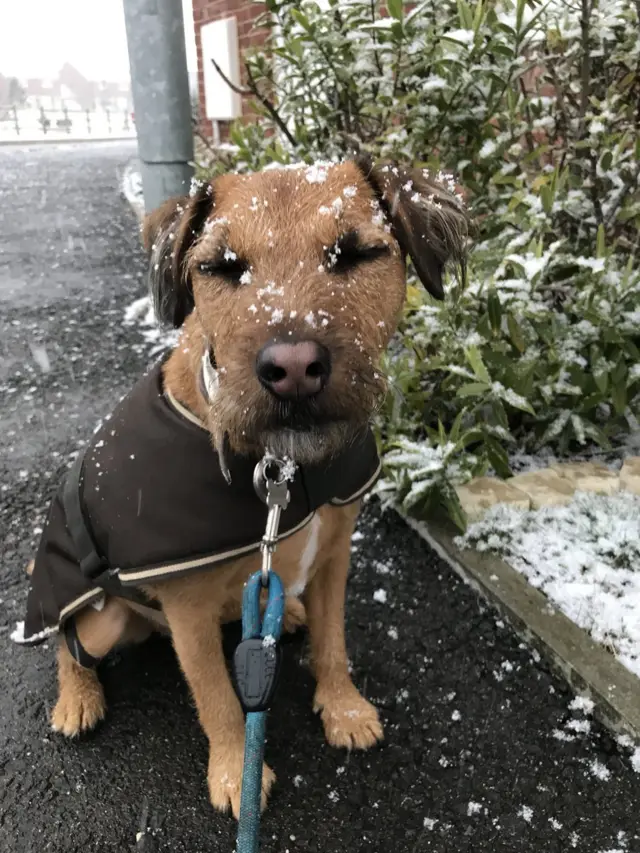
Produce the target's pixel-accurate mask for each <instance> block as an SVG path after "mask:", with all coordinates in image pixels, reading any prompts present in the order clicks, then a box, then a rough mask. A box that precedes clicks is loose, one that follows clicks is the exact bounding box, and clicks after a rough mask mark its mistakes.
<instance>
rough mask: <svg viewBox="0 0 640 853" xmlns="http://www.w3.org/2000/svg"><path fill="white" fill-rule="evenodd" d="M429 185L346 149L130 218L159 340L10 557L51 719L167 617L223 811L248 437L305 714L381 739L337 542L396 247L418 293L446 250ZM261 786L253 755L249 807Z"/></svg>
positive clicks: (84, 713) (352, 484)
mask: <svg viewBox="0 0 640 853" xmlns="http://www.w3.org/2000/svg"><path fill="white" fill-rule="evenodd" d="M451 190H452V188H451V187H449V188H446V187H445V186H444V185H443V184H442V183H439V182H437V181H434V180H431V179H430V178H429V176H428V174H427V173H426V172H423V171H422V170H419V169H408V168H405V167H400V166H398V165H395V164H393V163H386V164H377V165H375V164H374V163H373V162H372V161H371V160H370V159H369V158H368V157H367V156H359V157H357V158H356V159H354V160H348V161H345V162H342V163H337V164H336V163H317V164H314V165H312V166H304V165H303V166H296V167H281V168H274V169H268V170H265V171H263V172H260V173H256V174H250V175H239V174H228V175H224V176H222V177H219V178H216V179H215V180H214V181H212V182H211V183H205V184H202V185H200V186H199V187H196V188H195V189H194V191H192V193H191V195H190V196H189V197H184V198H179V199H173V200H171V201H168V202H166V203H165V204H164V205H162V206H161V207H160V208H159V209H158V210H156V211H155V212H153V213H152V214H150V215H149V216H148V217H147V218H146V220H145V223H144V225H143V242H144V244H145V247H146V249H147V250H148V252H149V254H150V267H149V283H150V289H151V293H152V295H153V299H154V303H155V307H156V311H157V314H158V317H159V319H160V320H161V321H163V322H164V323H165V324H170V325H172V326H174V327H176V328H178V327H179V328H180V329H181V332H180V339H179V344H178V345H177V347H176V348H175V349H174V350H173V351H172V352H171V353H170V354H169V355H168V356H167V357H165V358H163V359H162V360H161V361H160V362H159V363H158V364H157V365H156V366H155V367H154V368H153V369H152V370H151V371H150V372H149V373H148V374H147V375H146V376H144V377H143V378H142V379H141V380H140V381H139V382H138V384H137V385H136V386H135V388H134V389H133V391H132V392H131V393H130V394H129V395H128V396H127V397H126V398H125V399H124V400H123V401H121V402H120V404H119V405H118V407H117V408H116V410H115V411H114V413H113V414H112V415H111V416H110V418H108V419H107V420H106V421H105V423H104V424H103V425H102V426H101V428H100V429H99V431H98V432H97V433H96V434H95V435H94V436H93V438H92V441H91V443H90V445H89V447H88V449H87V451H86V452H85V453H84V455H83V456H82V457H81V458H79V460H78V462H77V463H76V465H75V466H74V469H73V470H72V472H71V474H70V475H69V477H68V478H67V481H66V482H65V484H64V485H63V486H62V487H61V489H60V491H59V492H58V494H57V495H56V497H55V498H54V500H53V502H52V504H51V508H50V511H49V517H48V520H47V525H46V528H45V531H44V533H43V535H42V539H41V541H40V545H39V548H38V552H37V555H36V558H35V561H34V563H32V564H31V566H30V570H29V571H30V574H31V589H30V592H29V598H28V604H27V619H26V632H25V635H26V639H24V642H27V643H37V642H40V641H42V640H43V639H44V638H45V637H46V636H48V635H49V634H50V633H53V632H59V633H60V642H59V647H58V679H59V698H58V702H57V704H56V706H55V708H54V710H53V713H52V725H53V728H54V729H55V730H56V731H60V732H62V733H63V734H65V735H67V736H68V737H73V736H76V735H78V734H79V733H80V732H82V731H86V730H88V729H91V728H93V727H94V726H95V725H96V724H97V723H98V721H99V720H101V719H102V718H103V717H104V714H105V711H106V706H105V699H104V693H103V690H102V686H101V684H100V681H99V679H98V675H97V674H96V670H95V664H96V663H97V662H98V661H99V660H100V659H101V658H103V657H104V656H105V655H106V654H107V653H108V652H109V651H110V650H111V649H112V648H113V647H114V646H116V645H118V644H121V643H123V642H127V641H140V640H142V639H144V638H146V637H147V636H148V635H149V633H150V632H151V631H152V630H165V631H168V632H169V633H170V635H171V638H172V640H173V644H174V647H175V650H176V653H177V656H178V660H179V662H180V666H181V668H182V670H183V672H184V675H185V677H186V679H187V681H188V683H189V686H190V688H191V691H192V693H193V696H194V699H195V703H196V706H197V710H198V715H199V719H200V722H201V724H202V727H203V729H204V731H205V733H206V735H207V737H208V739H209V744H210V758H209V771H208V782H209V791H210V797H211V802H212V804H213V805H214V807H215V808H217V809H220V810H222V811H226V810H227V809H228V808H229V807H230V808H231V810H232V812H233V814H234V815H235V816H236V817H237V815H238V812H239V806H240V790H241V781H242V765H243V749H244V718H243V713H242V709H241V707H240V704H239V702H238V699H237V697H236V694H235V692H234V689H233V686H232V683H231V681H230V678H229V675H228V672H227V667H226V664H225V659H224V656H223V651H222V639H221V626H222V624H223V623H225V622H229V621H233V620H237V619H239V617H240V606H241V599H242V590H243V585H244V583H245V581H246V579H247V577H248V576H249V575H250V574H251V573H253V572H255V571H257V570H258V568H259V565H260V556H259V553H258V549H259V545H260V539H261V537H262V534H263V531H264V523H265V519H266V510H265V507H264V505H263V504H262V503H260V501H259V500H258V498H257V497H256V495H255V494H254V492H253V485H252V472H253V468H254V466H255V464H256V462H257V461H259V460H260V459H261V458H262V457H263V456H264V455H265V453H269V454H272V455H274V456H276V457H278V458H280V459H282V460H285V461H286V464H287V465H288V466H289V468H290V476H291V482H290V484H289V485H290V491H291V497H292V500H291V505H290V506H289V507H288V508H287V509H286V510H285V511H284V513H283V515H282V524H281V528H280V534H281V541H280V544H279V547H278V551H277V560H276V570H277V572H278V573H279V575H280V577H281V578H282V580H283V583H284V585H285V589H286V593H287V598H286V617H285V629H286V630H294V629H295V628H296V627H297V626H299V625H302V624H304V623H306V624H307V625H308V629H309V637H310V644H311V660H312V665H313V671H314V675H315V678H316V681H317V687H316V691H315V697H314V710H315V711H317V712H319V713H320V715H321V718H322V722H323V725H324V730H325V734H326V737H327V740H328V742H329V743H330V744H332V745H333V746H337V747H346V748H348V749H351V748H357V749H366V748H368V747H371V746H373V744H375V743H376V742H377V741H379V740H381V739H382V727H381V725H380V721H379V718H378V713H377V711H376V709H375V708H374V707H373V705H371V704H370V703H369V702H368V701H366V700H365V699H364V698H363V697H362V696H361V695H360V693H359V692H358V691H357V689H356V688H355V686H354V685H353V683H352V681H351V677H350V675H349V671H348V665H347V654H346V649H345V635H344V599H345V585H346V580H347V574H348V569H349V558H350V542H351V536H352V533H353V529H354V525H355V521H356V517H357V515H358V510H359V507H360V498H361V496H362V495H363V494H364V492H365V491H366V490H367V489H369V488H370V487H371V486H372V484H373V482H374V481H375V479H376V477H377V474H378V472H379V460H378V456H377V452H376V446H375V440H374V439H373V436H372V434H371V431H370V429H369V422H370V420H371V418H372V415H373V414H374V413H375V411H376V409H377V407H378V406H379V404H380V401H381V399H382V397H383V395H384V392H385V381H384V377H383V376H382V373H381V370H380V367H379V360H380V356H381V355H382V353H383V352H384V350H385V349H386V347H387V345H388V344H389V341H390V339H391V337H392V335H393V334H394V332H395V330H396V326H397V323H398V319H399V317H400V314H401V311H402V307H403V303H404V299H405V287H406V282H405V279H406V268H405V261H406V257H407V255H408V256H410V257H411V259H412V261H413V265H414V267H415V270H416V273H417V275H418V277H419V278H420V280H421V281H422V283H423V284H424V286H425V287H426V288H427V290H428V291H429V293H431V295H432V296H434V297H436V298H438V299H441V298H442V297H443V287H442V274H443V268H444V265H445V264H446V263H447V261H449V260H454V261H462V258H463V253H464V246H465V243H466V236H467V220H466V216H465V213H464V210H463V207H462V204H461V203H460V201H459V199H458V198H457V196H456V195H455V194H454V193H453V192H452V191H451ZM273 782H274V774H273V772H272V771H271V770H270V768H269V767H268V766H267V765H266V764H265V765H264V767H263V775H262V801H263V807H264V804H265V802H266V797H267V795H268V792H269V789H270V788H271V786H272V784H273Z"/></svg>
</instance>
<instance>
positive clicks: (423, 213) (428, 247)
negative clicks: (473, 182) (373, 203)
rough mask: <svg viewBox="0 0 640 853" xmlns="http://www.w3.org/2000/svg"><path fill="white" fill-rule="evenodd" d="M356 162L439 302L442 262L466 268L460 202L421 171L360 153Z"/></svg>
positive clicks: (403, 247)
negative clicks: (453, 263) (374, 161)
mask: <svg viewBox="0 0 640 853" xmlns="http://www.w3.org/2000/svg"><path fill="white" fill-rule="evenodd" d="M355 162H356V165H357V166H358V168H359V169H360V171H361V172H362V174H363V175H364V176H365V178H366V179H367V181H368V182H369V185H370V186H371V188H372V189H373V191H374V193H375V195H376V198H377V199H378V202H379V203H380V205H381V207H382V208H383V210H384V212H385V213H386V215H387V217H388V219H389V223H390V225H391V230H392V233H393V236H394V237H395V238H396V240H397V241H398V244H399V245H400V249H401V250H402V252H403V254H404V255H405V256H406V255H409V257H410V258H411V260H412V261H413V266H414V268H415V271H416V273H417V274H418V278H419V279H420V281H421V282H422V283H423V285H424V286H425V287H426V289H427V290H428V291H429V293H430V294H431V295H432V296H433V297H435V298H436V299H443V298H444V289H443V287H442V273H443V270H444V267H445V264H446V263H447V261H457V262H458V263H460V264H461V265H463V264H464V256H465V247H466V241H467V234H468V219H467V215H466V212H465V209H464V207H463V205H462V202H461V201H460V200H459V199H458V198H457V196H456V195H454V193H452V192H449V191H448V190H447V189H445V187H443V186H442V185H441V184H439V183H437V182H436V181H433V180H431V179H430V178H429V177H427V176H426V174H425V173H424V172H423V171H422V169H411V168H407V167H404V166H399V165H397V164H396V163H390V162H384V163H379V164H374V163H373V161H372V159H371V157H370V156H369V155H368V154H359V155H358V156H357V157H356V160H355Z"/></svg>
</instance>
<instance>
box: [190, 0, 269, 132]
mask: <svg viewBox="0 0 640 853" xmlns="http://www.w3.org/2000/svg"><path fill="white" fill-rule="evenodd" d="M264 8H265V7H264V5H263V4H262V3H255V2H253V0H193V21H194V25H195V36H196V50H197V52H198V92H199V96H200V110H201V115H202V116H203V117H204V115H205V108H204V71H203V67H202V43H201V41H200V28H201V27H202V25H203V24H208V23H209V22H211V21H217V20H219V19H220V18H231V17H233V18H235V19H236V20H237V22H238V44H239V48H240V68H241V70H242V71H243V78H244V69H243V61H242V54H243V51H244V50H246V49H247V48H248V47H252V46H253V45H257V44H261V43H262V42H263V41H264V37H265V31H264V30H262V31H260V30H256V29H255V28H254V27H253V23H254V21H255V20H256V18H258V17H259V16H260V15H261V14H262V13H263V12H264ZM244 110H246V107H245V106H244V104H243V111H244ZM200 130H201V132H202V133H203V134H204V135H205V136H207V137H211V136H212V133H213V131H212V128H211V122H210V121H208V120H206V119H204V118H203V120H202V122H201V127H200ZM227 130H228V127H227V123H226V122H221V123H220V131H221V136H222V138H223V139H224V138H225V136H226V133H227Z"/></svg>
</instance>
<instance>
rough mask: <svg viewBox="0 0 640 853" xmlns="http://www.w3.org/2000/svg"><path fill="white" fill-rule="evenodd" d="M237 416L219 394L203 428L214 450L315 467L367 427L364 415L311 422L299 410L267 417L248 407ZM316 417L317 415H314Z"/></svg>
mask: <svg viewBox="0 0 640 853" xmlns="http://www.w3.org/2000/svg"><path fill="white" fill-rule="evenodd" d="M238 414H239V412H238V408H237V404H236V403H235V401H234V400H233V399H232V398H231V397H227V396H226V395H225V394H223V393H220V394H219V395H218V396H217V397H216V400H215V402H214V405H213V406H212V407H211V409H210V412H209V418H208V423H207V426H208V427H209V430H210V432H211V434H212V436H213V439H214V444H215V446H216V448H217V449H218V451H220V450H221V449H222V448H223V446H225V444H226V446H227V447H228V448H229V449H231V450H232V451H234V452H237V453H243V454H245V453H250V454H255V455H258V456H262V455H263V454H264V453H266V452H267V451H268V452H270V453H273V454H274V455H275V456H279V457H283V456H287V457H289V458H290V459H292V460H293V461H294V462H297V463H298V464H301V465H309V464H317V463H320V462H322V461H325V460H329V459H330V458H332V457H333V456H337V455H338V454H339V453H341V452H342V451H343V450H344V449H345V447H347V446H348V445H349V444H350V443H351V442H352V441H353V439H354V438H355V437H356V436H357V435H358V433H359V432H360V431H361V430H362V429H363V427H365V426H366V424H367V418H366V416H363V418H362V419H358V420H351V419H348V418H345V417H336V418H333V419H332V418H330V417H329V416H327V414H324V415H323V416H321V417H320V416H317V417H316V418H315V419H313V418H311V417H310V416H309V413H305V412H303V411H296V412H291V413H289V412H286V413H285V412H284V411H279V412H275V411H272V412H271V413H270V415H269V417H267V418H262V417H259V415H258V410H257V409H252V407H251V406H250V405H249V406H247V407H245V408H243V409H242V410H241V413H240V414H241V415H242V417H240V418H238V417H237V415H238ZM316 414H317V415H319V413H316Z"/></svg>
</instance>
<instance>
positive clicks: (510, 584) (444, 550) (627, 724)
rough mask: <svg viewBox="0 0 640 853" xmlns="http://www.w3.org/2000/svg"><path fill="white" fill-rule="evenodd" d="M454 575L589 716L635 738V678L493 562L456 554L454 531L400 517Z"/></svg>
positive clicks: (638, 729) (639, 704)
mask: <svg viewBox="0 0 640 853" xmlns="http://www.w3.org/2000/svg"><path fill="white" fill-rule="evenodd" d="M399 514H400V515H401V517H402V518H403V519H404V520H405V522H406V523H407V524H408V525H409V526H410V527H411V528H412V529H413V530H415V531H416V532H417V533H418V535H419V536H421V537H422V538H423V539H424V540H425V541H426V542H427V543H428V544H429V545H430V546H431V548H433V550H434V551H436V553H437V554H438V555H439V556H440V557H442V559H444V560H445V561H446V562H447V563H448V564H449V565H450V566H451V567H452V568H453V570H454V571H455V572H456V573H457V574H458V575H459V576H460V577H461V578H462V579H463V580H464V581H465V582H466V583H468V584H469V585H470V586H471V587H472V588H473V589H474V590H475V591H476V592H477V593H479V594H480V595H481V596H482V597H483V598H484V599H486V600H487V601H488V602H489V604H491V605H492V606H493V607H494V608H496V609H497V610H498V611H499V612H500V614H501V615H502V616H504V617H505V618H506V619H507V620H508V621H509V623H510V624H511V625H512V627H513V628H514V630H515V631H516V633H517V634H518V635H519V636H520V637H522V639H523V640H525V641H526V642H527V643H529V644H532V645H533V646H534V647H535V648H537V649H538V650H539V651H540V652H541V653H542V654H544V656H545V657H546V658H547V660H548V661H549V662H550V663H551V664H552V666H553V668H554V669H555V670H556V671H557V672H559V673H560V674H561V675H562V676H564V678H565V679H566V680H567V681H568V683H569V684H570V686H571V687H572V688H573V690H575V691H576V692H577V693H581V694H586V695H588V696H589V697H590V698H591V699H592V700H593V702H594V705H595V707H594V715H595V716H596V717H597V718H598V719H599V720H600V721H601V722H602V723H603V724H604V725H605V726H606V727H607V728H609V729H610V730H611V731H612V732H614V734H626V735H630V736H631V737H632V738H634V739H635V740H639V739H640V679H638V678H636V676H635V675H633V674H632V673H631V672H629V670H628V669H626V668H625V667H624V666H623V665H622V664H621V663H618V661H617V660H616V659H615V658H614V657H613V655H611V654H609V653H608V652H607V651H606V650H605V649H603V648H602V646H600V645H598V644H597V643H595V642H594V641H593V640H592V639H591V638H590V637H589V635H588V634H587V633H586V632H585V631H583V630H582V628H578V626H577V625H575V623H573V622H572V621H571V620H570V619H569V618H568V617H566V616H565V615H564V613H561V612H560V611H559V610H557V609H555V608H554V607H553V605H552V604H551V602H549V600H548V599H547V598H546V597H545V596H544V595H543V594H542V593H541V592H539V591H538V590H537V589H535V588H534V587H532V586H531V585H530V584H529V583H527V581H526V580H525V579H524V578H523V577H522V575H520V574H519V573H518V572H517V571H516V570H515V569H513V568H511V566H509V565H508V564H507V563H505V562H504V561H502V560H500V559H499V558H497V557H494V556H491V555H488V554H480V553H478V552H477V551H472V550H469V551H467V550H465V551H461V550H460V549H458V548H457V547H456V545H455V544H454V541H453V540H454V537H455V536H456V535H457V531H455V530H454V528H453V526H452V525H451V526H449V525H445V524H439V523H433V522H429V523H428V524H427V523H426V522H424V521H419V520H417V519H415V518H412V517H410V516H407V515H406V514H405V513H399Z"/></svg>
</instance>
